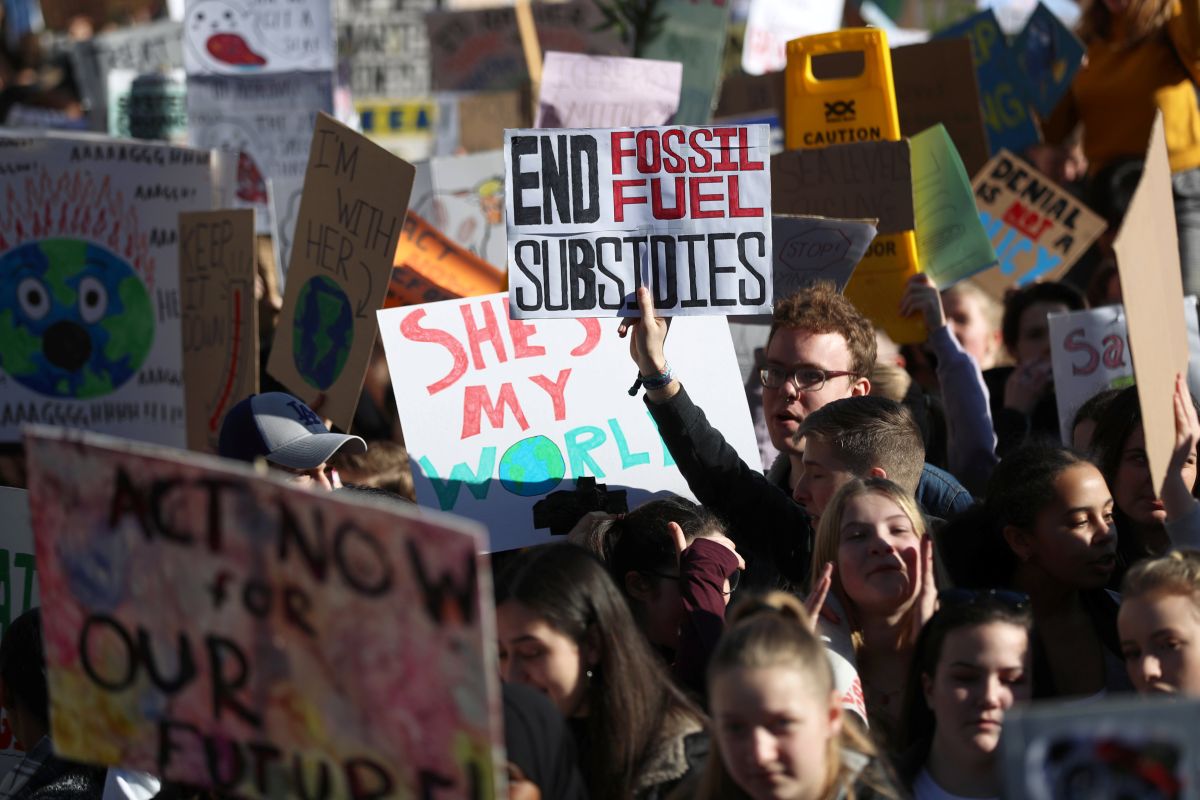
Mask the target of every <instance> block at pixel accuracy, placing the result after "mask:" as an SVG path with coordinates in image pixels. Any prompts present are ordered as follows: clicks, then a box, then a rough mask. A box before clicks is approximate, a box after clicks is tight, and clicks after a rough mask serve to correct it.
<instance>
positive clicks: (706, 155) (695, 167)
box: [688, 128, 713, 172]
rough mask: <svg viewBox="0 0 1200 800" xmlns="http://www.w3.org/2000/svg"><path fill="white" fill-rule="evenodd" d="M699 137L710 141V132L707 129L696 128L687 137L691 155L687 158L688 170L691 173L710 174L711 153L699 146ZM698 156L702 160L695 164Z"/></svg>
mask: <svg viewBox="0 0 1200 800" xmlns="http://www.w3.org/2000/svg"><path fill="white" fill-rule="evenodd" d="M701 137H703V138H705V139H708V141H710V142H711V141H712V138H713V136H712V131H710V130H709V129H708V128H697V129H696V130H694V131H692V135H691V136H689V137H688V144H689V145H691V147H692V151H693V153H692V155H691V156H689V157H688V168H689V169H690V170H691V171H692V172H712V163H713V162H712V153H710V152H708V149H707V148H706V147H704V145H702V144H700V139H701ZM697 156H699V157H700V158H701V159H702V160H701V161H700V162H699V163H697V161H696V157H697Z"/></svg>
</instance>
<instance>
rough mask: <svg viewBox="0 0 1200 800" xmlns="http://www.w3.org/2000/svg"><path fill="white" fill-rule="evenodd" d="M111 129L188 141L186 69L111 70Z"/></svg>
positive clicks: (140, 136) (174, 141)
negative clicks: (146, 71) (143, 73)
mask: <svg viewBox="0 0 1200 800" xmlns="http://www.w3.org/2000/svg"><path fill="white" fill-rule="evenodd" d="M107 95H108V99H109V104H108V132H109V133H110V134H111V135H113V136H118V137H121V138H125V139H149V140H154V141H164V142H170V143H171V144H179V145H184V144H187V85H186V78H185V76H184V74H183V70H181V69H174V70H171V71H170V72H165V73H161V72H151V73H147V74H145V75H138V74H137V73H136V72H134V71H133V70H128V69H114V70H113V71H111V72H109V73H108V88H107Z"/></svg>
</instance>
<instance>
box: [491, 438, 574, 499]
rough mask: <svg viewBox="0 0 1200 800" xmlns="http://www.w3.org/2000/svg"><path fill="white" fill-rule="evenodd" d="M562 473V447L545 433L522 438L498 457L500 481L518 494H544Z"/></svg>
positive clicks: (565, 468)
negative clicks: (560, 448)
mask: <svg viewBox="0 0 1200 800" xmlns="http://www.w3.org/2000/svg"><path fill="white" fill-rule="evenodd" d="M566 474H567V465H566V462H564V461H563V457H562V451H561V450H559V449H558V445H556V444H555V443H554V442H553V441H552V440H551V439H548V438H546V437H545V436H530V437H529V438H528V439H522V440H521V441H519V442H517V443H516V444H514V445H512V446H511V447H509V448H508V449H507V450H505V451H504V455H502V456H501V457H500V485H501V486H503V487H504V488H505V489H508V490H509V491H510V492H512V493H513V494H515V495H519V496H521V497H537V496H538V495H541V494H546V493H547V492H549V491H551V490H553V489H554V487H555V486H558V484H560V483H562V479H563V476H564V475H566Z"/></svg>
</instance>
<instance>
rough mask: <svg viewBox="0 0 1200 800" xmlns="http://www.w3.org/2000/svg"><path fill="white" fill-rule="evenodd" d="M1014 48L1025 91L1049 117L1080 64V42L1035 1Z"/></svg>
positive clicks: (1069, 86) (1055, 17) (1058, 20)
mask: <svg viewBox="0 0 1200 800" xmlns="http://www.w3.org/2000/svg"><path fill="white" fill-rule="evenodd" d="M1013 51H1014V52H1015V53H1016V57H1017V67H1018V68H1019V69H1020V70H1021V74H1022V75H1023V76H1024V78H1025V95H1026V96H1027V97H1028V98H1029V101H1030V103H1031V104H1032V105H1033V107H1034V108H1035V109H1037V112H1038V113H1039V114H1041V115H1042V116H1043V117H1048V116H1049V115H1050V112H1052V111H1054V107H1055V106H1056V105H1058V101H1059V100H1060V99H1062V96H1063V95H1064V94H1066V93H1067V90H1068V89H1070V88H1071V81H1072V80H1073V79H1074V78H1075V73H1076V72H1078V71H1079V68H1080V67H1081V66H1083V54H1084V52H1085V51H1084V47H1083V42H1081V41H1079V39H1077V38H1076V37H1075V34H1073V33H1071V29H1070V28H1068V27H1067V26H1066V25H1064V24H1063V23H1062V20H1060V19H1059V18H1058V17H1057V16H1055V15H1054V13H1053V12H1052V11H1050V9H1048V8H1046V6H1045V5H1043V4H1042V3H1038V4H1037V8H1035V9H1034V11H1033V14H1032V16H1030V17H1029V21H1028V22H1026V23H1025V27H1024V29H1023V30H1022V31H1021V33H1020V35H1019V36H1017V40H1016V41H1015V42H1014V43H1013Z"/></svg>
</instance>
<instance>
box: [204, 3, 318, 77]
mask: <svg viewBox="0 0 1200 800" xmlns="http://www.w3.org/2000/svg"><path fill="white" fill-rule="evenodd" d="M332 16H333V14H332V8H331V3H330V0H299V1H298V2H288V3H285V4H280V3H277V2H275V0H188V2H187V5H186V13H185V14H184V20H183V40H184V44H183V66H184V69H185V70H187V73H188V75H258V74H266V73H274V74H279V73H284V72H330V71H332V70H333V69H334V68H335V66H336V61H337V57H336V44H337V43H336V41H335V39H334V29H333V19H332Z"/></svg>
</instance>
